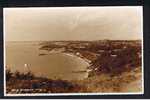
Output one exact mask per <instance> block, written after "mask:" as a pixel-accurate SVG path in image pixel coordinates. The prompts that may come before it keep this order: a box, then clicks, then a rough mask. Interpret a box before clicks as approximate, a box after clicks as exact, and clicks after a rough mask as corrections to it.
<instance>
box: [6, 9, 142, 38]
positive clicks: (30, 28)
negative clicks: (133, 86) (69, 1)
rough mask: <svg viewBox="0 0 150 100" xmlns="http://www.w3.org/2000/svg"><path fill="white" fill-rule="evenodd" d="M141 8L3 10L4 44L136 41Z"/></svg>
mask: <svg viewBox="0 0 150 100" xmlns="http://www.w3.org/2000/svg"><path fill="white" fill-rule="evenodd" d="M142 18H143V16H142V7H141V6H130V7H129V6H122V7H119V6H113V7H111V6H109V7H29V8H5V9H4V34H5V40H6V41H53V40H57V41H58V40H86V41H92V40H103V39H111V40H135V39H141V38H142V34H143V29H142V27H143V26H142V24H143V19H142Z"/></svg>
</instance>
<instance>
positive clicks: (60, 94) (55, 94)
mask: <svg viewBox="0 0 150 100" xmlns="http://www.w3.org/2000/svg"><path fill="white" fill-rule="evenodd" d="M85 7H88V6H85ZM93 7H101V6H93ZM104 7H106V6H104ZM107 7H111V6H107ZM113 7H141V9H142V12H141V13H142V14H141V15H142V16H141V33H142V91H141V92H132V93H130V92H129V93H128V92H123V93H114V92H113V93H106V92H105V93H34V94H31V93H28V94H7V93H6V81H5V80H6V68H5V65H6V57H5V55H6V52H5V49H6V48H5V37H6V36H5V31H6V30H5V25H4V23H5V8H3V31H4V32H3V33H4V34H3V39H4V41H3V42H4V43H3V48H4V54H3V56H4V96H69V95H74V96H76V95H85V96H86V95H135V94H140V95H142V94H144V62H143V61H144V57H143V56H144V55H143V54H144V53H143V52H144V51H143V50H144V49H143V45H144V44H143V6H113ZM28 8H29V7H28ZM30 8H31V7H30ZM34 8H36V7H34ZM38 8H39V7H38ZM41 8H42V7H41ZM47 8H48V7H47ZM52 8H54V7H52ZM74 8H76V7H74Z"/></svg>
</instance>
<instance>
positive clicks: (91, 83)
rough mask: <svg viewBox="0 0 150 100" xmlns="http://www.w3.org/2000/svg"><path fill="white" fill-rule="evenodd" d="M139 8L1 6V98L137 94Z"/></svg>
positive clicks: (139, 78) (140, 47)
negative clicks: (2, 23) (2, 62)
mask: <svg viewBox="0 0 150 100" xmlns="http://www.w3.org/2000/svg"><path fill="white" fill-rule="evenodd" d="M142 10H143V8H142V6H96V7H88V6H87V7H16V8H15V7H14V8H4V9H3V19H4V94H5V95H6V96H35V95H36V96H40V95H42V96H43V95H45V96H47V95H105V94H116V95H118V94H143V93H144V78H143V77H144V76H143V73H144V72H143V69H144V67H143V11H142Z"/></svg>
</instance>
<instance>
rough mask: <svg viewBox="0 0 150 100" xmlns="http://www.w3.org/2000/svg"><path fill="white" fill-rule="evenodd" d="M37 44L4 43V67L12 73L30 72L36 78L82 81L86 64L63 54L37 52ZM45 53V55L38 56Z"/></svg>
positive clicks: (74, 57) (79, 59)
mask: <svg viewBox="0 0 150 100" xmlns="http://www.w3.org/2000/svg"><path fill="white" fill-rule="evenodd" d="M39 47H40V46H39V42H6V66H7V67H8V68H10V69H11V70H12V71H16V70H18V71H20V72H27V71H28V70H30V71H32V72H33V73H34V74H35V75H37V76H45V77H49V78H61V79H67V80H70V79H84V78H86V77H87V76H88V73H87V72H81V73H75V72H76V71H84V70H86V68H87V66H88V63H87V62H85V61H84V60H83V59H81V58H79V57H76V56H73V55H68V54H64V53H48V51H44V50H39ZM41 53H45V54H47V55H42V56H39V54H41Z"/></svg>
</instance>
